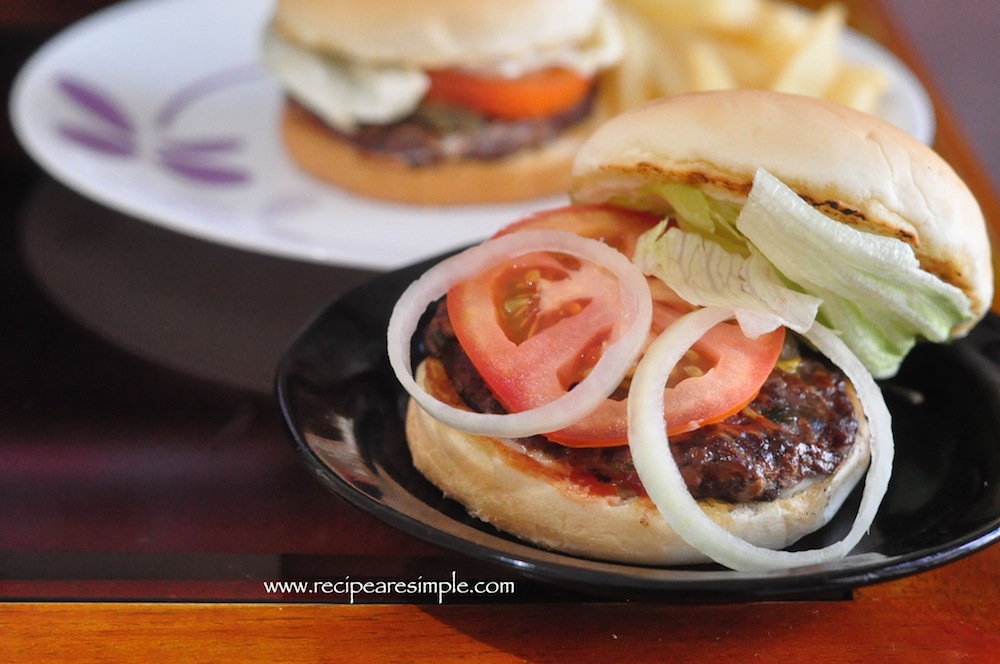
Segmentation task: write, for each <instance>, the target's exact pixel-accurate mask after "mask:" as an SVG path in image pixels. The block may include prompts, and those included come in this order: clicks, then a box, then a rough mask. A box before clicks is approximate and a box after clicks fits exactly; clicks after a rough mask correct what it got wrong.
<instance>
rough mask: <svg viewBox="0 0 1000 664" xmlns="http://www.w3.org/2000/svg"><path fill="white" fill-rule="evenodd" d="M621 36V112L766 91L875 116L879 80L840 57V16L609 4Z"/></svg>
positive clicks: (757, 3)
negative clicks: (697, 96) (729, 91)
mask: <svg viewBox="0 0 1000 664" xmlns="http://www.w3.org/2000/svg"><path fill="white" fill-rule="evenodd" d="M612 1H613V2H614V3H615V5H616V6H617V8H618V10H619V14H620V15H621V17H622V25H623V30H624V31H625V33H626V45H627V46H626V56H625V59H624V61H623V62H622V64H621V65H620V67H619V71H618V72H617V73H616V75H615V76H614V80H615V83H614V84H615V86H616V95H617V100H618V103H619V104H620V105H621V107H622V108H623V109H624V108H628V107H631V106H634V105H636V104H639V103H642V102H644V101H646V100H647V99H648V98H650V97H653V96H669V95H676V94H681V93H684V92H691V91H695V90H716V89H725V88H737V87H744V88H771V89H775V90H782V91H785V92H794V93H798V94H804V95H811V96H815V97H826V98H828V99H832V100H834V101H838V102H840V103H844V104H847V105H849V106H853V107H855V108H858V109H860V110H863V111H868V112H872V111H873V110H874V109H877V107H878V104H879V101H880V99H881V97H882V95H883V93H884V90H885V87H886V84H887V81H886V78H885V75H884V73H882V72H881V71H878V70H876V69H873V68H870V67H864V66H861V65H853V64H848V63H845V62H843V61H842V59H841V56H840V41H841V36H842V35H843V33H844V30H845V29H846V21H847V12H846V9H845V8H844V6H843V5H841V4H840V3H838V2H831V3H830V4H828V5H826V6H825V7H823V8H822V9H821V10H819V11H818V12H809V11H806V10H804V9H802V8H801V7H798V6H796V5H793V4H791V3H789V2H786V1H785V0H612Z"/></svg>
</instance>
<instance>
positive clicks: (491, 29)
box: [274, 0, 602, 68]
mask: <svg viewBox="0 0 1000 664" xmlns="http://www.w3.org/2000/svg"><path fill="white" fill-rule="evenodd" d="M601 10H602V0H504V1H503V2H497V1H496V0H405V2H398V1H395V0H363V1H357V0H278V4H277V8H276V12H275V16H274V25H275V27H276V28H277V30H278V31H280V32H281V33H282V34H283V35H284V36H285V37H286V38H287V39H290V40H292V41H296V42H298V43H300V44H302V45H303V46H306V47H309V48H313V49H316V50H319V51H326V52H330V53H338V54H342V55H349V56H351V57H352V58H355V59H358V60H368V61H373V62H403V63H406V64H410V65H414V66H418V67H425V68H433V67H446V66H449V65H453V64H455V63H456V62H462V63H466V64H467V65H468V64H477V63H489V62H492V61H495V60H498V59H503V58H506V57H511V56H514V55H517V54H519V53H522V52H524V51H532V50H545V49H549V48H553V47H558V46H561V45H563V44H566V43H571V42H575V41H578V40H582V39H585V38H586V37H588V36H590V35H591V34H592V33H593V31H594V28H595V25H596V24H597V20H598V16H599V15H600V13H601Z"/></svg>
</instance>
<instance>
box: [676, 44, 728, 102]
mask: <svg viewBox="0 0 1000 664" xmlns="http://www.w3.org/2000/svg"><path fill="white" fill-rule="evenodd" d="M687 54H688V58H687V60H688V79H689V80H690V82H691V89H692V90H698V91H701V90H728V89H730V88H735V87H737V82H736V78H735V76H734V75H733V72H732V71H731V70H730V68H729V65H728V64H727V63H726V60H725V58H724V57H723V56H722V54H721V53H719V51H718V49H716V48H715V46H714V45H713V44H712V43H711V42H710V41H708V40H707V39H693V40H692V41H691V43H690V45H689V46H688V49H687Z"/></svg>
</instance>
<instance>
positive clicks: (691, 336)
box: [628, 307, 893, 571]
mask: <svg viewBox="0 0 1000 664" xmlns="http://www.w3.org/2000/svg"><path fill="white" fill-rule="evenodd" d="M733 315H734V314H733V312H732V311H730V310H728V309H723V308H718V307H710V308H705V309H699V310H696V311H694V312H691V313H690V314H687V315H686V316H684V317H683V318H680V319H678V320H677V321H676V322H675V323H674V324H673V325H671V326H670V327H669V328H667V330H665V331H664V332H663V333H662V334H661V335H660V336H659V337H658V338H657V339H656V340H655V341H654V342H653V343H652V344H651V346H650V347H649V349H648V350H647V351H646V354H645V356H644V357H643V359H642V360H641V361H640V362H639V366H638V367H637V369H636V372H635V375H634V377H633V379H632V385H631V388H630V390H629V399H628V418H629V436H628V437H629V447H630V448H631V451H632V457H633V459H634V462H635V468H636V472H637V473H638V475H639V479H640V480H641V481H642V484H643V486H644V487H645V488H646V492H647V493H648V494H649V497H650V498H651V499H652V501H653V503H654V504H655V505H656V507H657V509H658V510H659V511H660V513H661V514H662V515H663V518H664V519H665V520H666V521H667V523H668V524H669V525H670V527H671V528H673V529H674V531H675V532H677V534H678V535H680V536H681V537H682V538H683V539H684V540H685V541H686V542H687V543H688V544H690V545H691V546H693V547H694V548H696V549H697V550H699V551H700V552H702V553H704V554H705V555H706V556H708V557H709V558H711V559H712V560H714V561H716V562H717V563H720V564H722V565H725V566H726V567H729V568H731V569H734V570H738V571H768V570H775V569H786V568H791V567H801V566H805V565H815V564H820V563H824V562H828V561H831V560H836V559H839V558H843V557H844V556H846V555H847V554H848V553H849V552H850V551H851V550H852V549H853V548H854V547H855V546H856V545H857V543H858V542H859V541H860V540H861V538H862V537H863V536H864V534H865V533H866V532H867V531H868V529H869V528H870V527H871V524H872V522H873V521H874V519H875V514H876V512H877V511H878V507H879V505H880V504H881V502H882V498H883V497H884V496H885V493H886V491H887V489H888V485H889V476H890V474H891V471H892V457H893V442H892V427H891V418H890V415H889V409H888V408H887V407H886V405H885V401H884V400H883V398H882V392H881V390H880V389H879V387H878V385H876V383H875V380H874V379H873V378H872V376H871V374H870V373H869V372H868V370H867V369H865V368H864V366H863V365H862V364H861V361H860V360H858V358H857V357H856V356H855V355H854V354H853V353H852V352H851V351H850V350H848V348H847V346H846V345H844V343H843V341H841V339H840V338H839V337H838V336H837V335H836V334H835V333H834V332H832V331H830V330H828V329H827V328H825V327H822V326H821V325H820V324H818V323H816V324H814V325H813V326H812V328H811V329H810V330H809V331H808V332H807V333H806V334H805V336H806V338H807V339H809V340H810V341H811V342H812V343H813V344H815V346H816V347H817V349H818V350H819V351H820V352H821V353H823V354H824V355H826V356H827V357H828V358H829V359H830V360H831V361H833V363H834V364H836V365H838V366H839V367H840V368H841V370H842V371H843V372H844V373H845V374H846V375H847V377H848V379H850V381H851V382H852V383H853V384H854V388H855V391H856V392H857V395H858V399H859V401H860V402H861V405H862V408H863V409H864V411H865V415H866V416H867V418H868V423H869V428H870V431H871V453H872V457H871V464H870V466H869V468H868V472H867V475H866V479H865V488H864V493H863V495H862V498H861V505H860V507H859V509H858V513H857V515H856V517H855V519H854V524H853V526H852V527H851V530H850V531H849V532H848V533H847V535H846V536H845V537H844V539H842V540H841V541H839V542H836V543H834V544H831V545H829V546H827V547H824V548H821V549H812V550H808V551H794V552H793V551H774V550H771V549H766V548H762V547H758V546H755V545H753V544H750V543H749V542H747V541H745V540H743V539H741V538H739V537H737V536H735V535H733V534H731V533H730V532H728V531H727V530H725V529H724V528H722V527H721V526H719V525H718V524H716V523H715V522H714V521H712V520H711V519H710V518H709V517H708V516H707V515H706V514H705V512H704V511H702V509H701V507H700V506H699V505H698V502H697V501H696V500H695V499H694V498H693V497H692V496H691V494H690V492H689V491H688V489H687V486H686V485H685V483H684V479H683V478H682V476H681V472H680V469H679V468H678V467H677V463H676V462H675V461H674V458H673V455H672V454H671V453H670V446H669V443H668V441H667V434H666V430H667V427H666V422H665V419H664V415H663V389H664V385H665V383H666V380H667V377H668V376H669V375H670V371H671V370H672V369H673V367H674V365H676V364H677V362H678V361H679V360H680V359H681V357H682V356H683V355H684V353H685V352H686V351H687V349H688V348H690V347H691V346H692V345H693V344H694V343H695V342H696V341H697V340H698V339H699V338H701V337H702V336H703V335H704V334H705V333H706V332H707V331H708V330H710V329H711V328H712V327H714V326H715V325H717V324H718V323H720V322H722V321H725V320H728V319H729V318H732V317H733Z"/></svg>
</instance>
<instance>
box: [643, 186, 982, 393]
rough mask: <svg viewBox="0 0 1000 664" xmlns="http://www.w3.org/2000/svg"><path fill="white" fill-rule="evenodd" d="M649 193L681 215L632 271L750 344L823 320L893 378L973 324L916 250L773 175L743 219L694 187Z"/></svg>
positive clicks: (662, 227)
mask: <svg viewBox="0 0 1000 664" xmlns="http://www.w3.org/2000/svg"><path fill="white" fill-rule="evenodd" d="M648 188H649V191H647V192H645V193H647V194H648V193H653V194H656V195H658V196H660V197H661V198H663V199H664V200H666V201H667V202H668V203H669V204H670V206H671V208H673V210H674V212H673V213H672V215H671V217H669V218H668V219H667V220H664V221H663V222H662V223H661V224H659V225H658V226H657V227H656V228H654V229H652V230H650V231H648V232H647V233H645V234H644V235H643V236H642V237H641V238H640V240H639V243H638V246H637V248H636V254H635V259H634V260H635V262H636V263H637V264H638V265H639V266H640V268H641V269H642V270H643V271H644V272H645V273H646V274H648V275H654V276H656V277H658V278H660V279H661V280H663V281H664V282H665V283H666V284H667V285H668V286H670V287H671V288H673V289H674V291H676V292H677V294H678V295H680V296H681V297H682V298H684V299H685V300H687V301H688V302H690V303H691V304H695V305H698V306H723V307H729V308H731V309H733V310H734V311H735V312H736V317H737V320H738V321H739V323H740V325H741V326H742V327H743V330H744V333H745V334H747V335H748V336H751V337H753V336H757V335H759V334H763V333H765V332H767V331H769V330H771V329H774V327H776V326H777V325H785V326H786V327H788V328H790V329H792V330H795V331H798V332H804V331H805V330H807V329H808V328H809V327H810V326H811V325H812V322H813V321H814V320H819V321H820V322H822V323H823V324H825V325H827V326H829V327H832V328H833V329H835V330H837V331H838V333H839V334H840V335H841V336H842V338H843V340H844V342H845V343H846V344H847V346H848V347H850V349H851V350H852V351H854V353H855V354H857V355H858V357H859V358H860V359H861V361H862V362H864V364H865V366H866V367H867V368H868V370H869V371H871V373H872V374H873V375H874V376H876V377H878V378H884V377H888V376H891V375H893V374H895V372H896V371H897V370H898V368H899V364H900V363H901V362H902V360H903V358H904V357H905V356H906V354H907V353H908V352H909V351H910V349H911V348H912V347H913V346H914V344H915V343H916V342H917V340H918V339H921V338H925V339H929V340H931V341H945V340H947V339H948V338H949V336H950V333H951V330H952V329H953V328H954V326H955V325H957V324H959V323H961V322H963V321H966V320H969V319H970V318H971V317H972V314H971V310H970V303H969V300H968V298H967V297H966V295H965V294H964V293H963V292H962V291H961V290H960V289H959V288H956V287H955V286H952V285H951V284H948V283H946V282H944V281H942V280H941V279H939V278H938V277H936V276H934V275H932V274H930V273H929V272H926V271H924V270H923V269H921V267H920V264H919V261H918V260H917V258H916V256H915V255H914V253H913V249H912V247H910V246H909V245H908V244H906V243H905V242H903V241H901V240H897V239H895V238H890V237H884V236H879V235H874V234H872V233H866V232H864V231H860V230H857V229H855V228H852V227H851V226H848V225H846V224H843V223H840V222H837V221H834V220H833V219H830V218H829V217H827V216H826V215H824V214H823V213H822V212H820V211H818V210H816V209H815V208H813V207H812V206H811V205H809V204H808V203H806V202H805V201H804V200H802V199H801V198H800V197H799V196H798V195H797V194H796V193H795V192H794V191H792V190H791V189H790V188H788V187H787V186H786V185H785V184H783V183H782V182H781V181H779V180H778V179H777V178H775V177H774V176H773V175H771V174H770V173H768V172H766V171H764V170H759V171H758V172H757V173H756V176H755V178H754V184H753V188H752V189H751V191H750V195H749V197H748V199H747V202H746V204H745V205H744V206H743V207H742V209H740V210H738V211H737V210H736V208H735V206H733V205H732V204H730V203H726V202H721V201H716V200H713V199H712V198H710V197H708V196H706V195H705V194H703V193H702V192H701V191H700V190H698V189H697V188H695V187H692V186H687V185H680V184H670V185H649V187H648ZM671 220H672V221H676V224H672V225H668V221H671Z"/></svg>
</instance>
